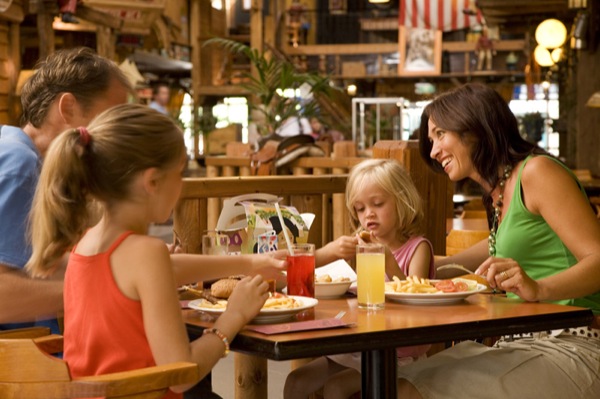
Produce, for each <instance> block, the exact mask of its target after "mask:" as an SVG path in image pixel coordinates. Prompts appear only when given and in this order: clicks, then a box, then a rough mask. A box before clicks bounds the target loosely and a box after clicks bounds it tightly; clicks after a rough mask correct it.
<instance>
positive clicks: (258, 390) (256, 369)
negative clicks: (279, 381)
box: [233, 353, 269, 399]
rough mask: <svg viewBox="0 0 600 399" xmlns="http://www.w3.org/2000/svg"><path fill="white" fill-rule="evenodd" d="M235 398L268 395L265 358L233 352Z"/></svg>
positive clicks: (242, 398) (246, 398) (241, 398)
mask: <svg viewBox="0 0 600 399" xmlns="http://www.w3.org/2000/svg"><path fill="white" fill-rule="evenodd" d="M233 356H234V373H235V399H248V398H266V397H267V396H268V393H269V391H268V384H267V382H268V370H267V359H265V358H262V357H256V356H248V355H243V354H241V353H235V354H234V355H233Z"/></svg>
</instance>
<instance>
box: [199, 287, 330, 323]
mask: <svg viewBox="0 0 600 399" xmlns="http://www.w3.org/2000/svg"><path fill="white" fill-rule="evenodd" d="M317 303H319V301H318V300H317V299H315V298H308V297H304V296H295V295H284V294H281V293H278V292H276V293H274V294H271V296H270V297H269V298H268V299H267V301H266V302H265V304H264V305H263V307H262V309H261V310H260V312H259V313H258V315H257V316H256V317H255V318H254V319H252V321H251V324H272V323H281V322H284V321H289V320H290V319H292V318H293V317H294V316H295V315H296V314H297V313H300V312H302V311H303V310H306V309H310V308H312V307H315V306H316V305H317ZM188 306H189V307H190V308H191V309H195V310H200V311H202V312H205V313H208V314H210V315H213V316H216V317H218V316H219V315H220V314H221V313H223V312H224V311H225V309H226V308H227V300H226V299H222V300H219V301H217V303H211V302H209V301H208V300H206V299H197V300H195V301H191V302H190V303H189V304H188Z"/></svg>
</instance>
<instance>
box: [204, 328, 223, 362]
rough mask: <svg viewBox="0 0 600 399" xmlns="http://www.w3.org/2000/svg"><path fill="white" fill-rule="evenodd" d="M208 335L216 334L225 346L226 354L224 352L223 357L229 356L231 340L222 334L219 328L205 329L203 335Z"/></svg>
mask: <svg viewBox="0 0 600 399" xmlns="http://www.w3.org/2000/svg"><path fill="white" fill-rule="evenodd" d="M206 334H214V335H216V336H217V337H218V338H219V339H220V340H221V341H223V344H224V345H225V352H223V356H222V357H225V356H227V355H228V354H229V339H227V336H226V335H225V334H223V333H222V332H221V330H219V329H218V328H205V329H204V331H203V332H202V335H206Z"/></svg>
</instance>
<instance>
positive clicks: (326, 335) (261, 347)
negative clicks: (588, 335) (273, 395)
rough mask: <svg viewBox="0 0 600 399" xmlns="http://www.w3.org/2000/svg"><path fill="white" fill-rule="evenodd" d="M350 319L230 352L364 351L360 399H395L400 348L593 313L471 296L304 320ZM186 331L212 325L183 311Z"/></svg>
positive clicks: (342, 307)
mask: <svg viewBox="0 0 600 399" xmlns="http://www.w3.org/2000/svg"><path fill="white" fill-rule="evenodd" d="M341 311H344V312H346V313H345V315H344V317H343V320H344V321H345V322H348V323H351V324H350V326H348V327H342V328H335V329H322V330H310V331H303V332H293V333H283V334H274V335H265V334H262V333H258V332H254V331H250V330H242V331H241V332H240V333H239V334H238V335H237V337H236V338H235V339H234V340H233V342H232V343H231V350H233V351H237V352H240V353H243V354H246V355H251V356H256V357H259V358H266V359H270V360H291V359H301V358H307V357H315V356H323V355H333V354H339V353H349V352H362V365H361V367H362V376H361V378H362V381H361V383H362V398H371V399H378V398H395V397H396V351H395V348H396V347H401V346H409V345H420V344H432V343H439V342H451V341H457V340H465V339H477V338H485V337H494V336H499V335H509V334H516V333H523V332H529V331H543V330H552V329H560V328H567V327H576V326H585V325H589V324H590V323H591V321H592V319H593V315H592V312H591V311H590V310H589V309H585V308H579V307H572V306H563V305H557V304H551V303H531V302H523V301H521V300H518V299H509V298H506V297H505V296H502V295H496V294H474V295H471V296H470V297H468V298H466V299H463V300H459V301H458V302H456V303H451V304H436V303H431V304H425V305H423V304H421V305H414V304H401V303H396V302H391V301H389V300H388V301H387V302H386V304H385V308H384V309H383V310H378V311H366V310H363V309H359V308H358V307H357V301H356V298H355V297H351V296H348V297H343V298H340V299H332V300H320V301H319V303H318V304H317V305H316V306H315V307H314V309H312V310H311V311H310V312H309V314H308V315H307V314H300V315H299V317H304V318H307V317H308V318H314V319H330V318H334V317H335V316H336V315H337V314H339V312H341ZM184 320H185V323H186V325H187V328H188V332H189V333H190V334H191V335H192V336H199V335H201V334H202V331H203V330H204V329H205V328H206V327H210V326H211V324H212V323H211V321H209V320H207V318H206V315H205V314H202V313H201V312H197V311H194V310H185V311H184Z"/></svg>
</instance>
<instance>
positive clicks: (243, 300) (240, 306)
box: [227, 275, 269, 324]
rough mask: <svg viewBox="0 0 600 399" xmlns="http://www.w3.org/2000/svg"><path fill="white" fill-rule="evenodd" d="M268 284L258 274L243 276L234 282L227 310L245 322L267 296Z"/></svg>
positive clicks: (256, 312) (263, 302)
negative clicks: (237, 281)
mask: <svg viewBox="0 0 600 399" xmlns="http://www.w3.org/2000/svg"><path fill="white" fill-rule="evenodd" d="M268 290H269V284H267V282H266V281H264V280H263V278H262V277H261V276H260V275H256V276H254V277H245V278H243V279H242V280H240V282H239V283H237V284H236V286H235V288H234V289H233V292H232V293H231V296H230V297H229V299H228V301H227V312H228V313H229V312H231V313H236V314H238V315H240V316H241V317H242V320H243V324H247V323H248V322H249V321H250V320H252V319H253V318H254V317H255V316H256V315H257V314H258V312H259V311H260V308H262V306H263V305H264V304H265V301H266V300H267V298H268V297H269V292H268Z"/></svg>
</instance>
